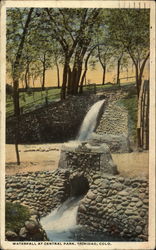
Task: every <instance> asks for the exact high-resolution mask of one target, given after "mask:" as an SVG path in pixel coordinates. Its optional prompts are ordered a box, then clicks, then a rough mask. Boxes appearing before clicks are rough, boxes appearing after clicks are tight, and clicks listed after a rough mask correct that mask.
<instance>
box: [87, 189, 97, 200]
mask: <svg viewBox="0 0 156 250" xmlns="http://www.w3.org/2000/svg"><path fill="white" fill-rule="evenodd" d="M87 197H88V198H89V199H91V200H94V199H96V195H95V194H94V193H93V192H91V191H89V192H88V193H87Z"/></svg>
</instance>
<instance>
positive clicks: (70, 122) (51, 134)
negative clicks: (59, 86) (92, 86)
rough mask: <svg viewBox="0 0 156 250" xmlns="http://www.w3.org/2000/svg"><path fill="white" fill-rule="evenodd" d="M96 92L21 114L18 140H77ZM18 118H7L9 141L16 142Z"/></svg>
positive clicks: (43, 141) (44, 141)
mask: <svg viewBox="0 0 156 250" xmlns="http://www.w3.org/2000/svg"><path fill="white" fill-rule="evenodd" d="M99 98H100V97H99V96H97V95H91V96H90V95H89V96H88V95H86V96H75V97H74V96H73V97H69V98H67V99H66V100H64V101H59V102H56V103H51V104H49V105H48V106H47V107H44V108H40V109H37V110H35V111H32V112H30V113H27V114H23V115H21V117H20V127H19V143H48V142H64V141H68V140H71V139H75V138H76V135H77V133H78V130H79V128H80V126H81V123H82V121H83V119H84V117H85V115H86V113H87V112H88V110H89V108H90V107H91V106H92V105H93V104H94V103H95V102H96V101H98V100H99ZM14 132H15V119H14V118H13V117H10V118H7V120H6V142H7V143H14Z"/></svg>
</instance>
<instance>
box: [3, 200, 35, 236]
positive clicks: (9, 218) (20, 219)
mask: <svg viewBox="0 0 156 250" xmlns="http://www.w3.org/2000/svg"><path fill="white" fill-rule="evenodd" d="M5 213H6V214H5V223H6V231H10V230H11V231H13V232H16V233H18V232H19V230H20V229H21V227H23V226H24V222H25V221H26V220H28V219H29V217H30V214H29V210H28V208H27V207H24V206H22V205H20V204H19V203H11V202H6V212H5Z"/></svg>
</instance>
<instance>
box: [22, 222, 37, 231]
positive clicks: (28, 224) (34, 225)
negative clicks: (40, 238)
mask: <svg viewBox="0 0 156 250" xmlns="http://www.w3.org/2000/svg"><path fill="white" fill-rule="evenodd" d="M37 226H38V224H37V223H36V222H35V221H26V222H25V227H26V229H27V230H28V231H30V232H34V231H36V229H37Z"/></svg>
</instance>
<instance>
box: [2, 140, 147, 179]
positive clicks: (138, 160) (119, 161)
mask: <svg viewBox="0 0 156 250" xmlns="http://www.w3.org/2000/svg"><path fill="white" fill-rule="evenodd" d="M61 145H62V144H42V145H39V144H38V145H19V150H20V157H21V165H20V166H18V165H17V164H16V157H15V149H14V145H6V174H7V175H14V174H16V173H22V172H35V171H44V170H45V171H46V170H54V169H56V168H57V167H58V161H59V157H60V149H61ZM112 157H113V160H114V163H115V164H116V165H117V167H118V170H119V172H120V174H121V175H123V176H129V177H132V176H140V177H148V169H149V168H148V152H142V153H137V152H133V153H124V154H112Z"/></svg>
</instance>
